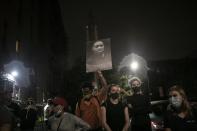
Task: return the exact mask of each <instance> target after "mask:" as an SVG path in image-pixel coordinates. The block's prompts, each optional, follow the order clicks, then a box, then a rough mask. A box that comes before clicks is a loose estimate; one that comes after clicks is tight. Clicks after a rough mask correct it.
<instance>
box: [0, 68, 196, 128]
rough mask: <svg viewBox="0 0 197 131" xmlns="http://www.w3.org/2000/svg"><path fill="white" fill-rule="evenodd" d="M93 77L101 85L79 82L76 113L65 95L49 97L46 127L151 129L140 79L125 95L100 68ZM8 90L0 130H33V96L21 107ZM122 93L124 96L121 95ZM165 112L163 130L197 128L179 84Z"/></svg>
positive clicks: (2, 98) (0, 94) (0, 96)
mask: <svg viewBox="0 0 197 131" xmlns="http://www.w3.org/2000/svg"><path fill="white" fill-rule="evenodd" d="M96 77H97V79H98V81H99V83H101V84H100V85H101V87H100V88H98V90H97V91H96V92H95V90H94V86H93V84H92V83H91V82H84V83H83V84H82V85H81V91H82V98H80V99H79V100H78V102H77V104H76V109H75V114H72V113H70V112H69V111H68V103H67V101H66V100H65V99H64V98H62V97H55V98H53V99H48V101H47V104H46V105H45V107H44V109H43V110H44V122H45V125H46V130H48V131H151V120H150V116H149V113H150V112H151V104H150V99H149V96H147V95H146V94H145V93H144V92H143V89H142V88H143V87H142V83H143V82H142V81H141V79H139V78H138V77H133V78H132V79H130V80H129V84H130V87H131V89H132V90H133V94H126V93H125V90H123V89H122V88H121V87H120V86H119V85H116V84H107V82H106V80H105V78H104V76H103V74H102V72H101V71H97V72H96ZM11 93H12V90H11V89H1V90H0V131H14V130H15V129H17V128H18V129H19V131H20V130H21V131H33V130H34V128H35V124H36V121H37V120H38V115H39V112H38V109H37V107H36V106H35V103H34V101H33V99H28V100H27V103H26V106H25V107H24V108H22V109H20V108H17V106H16V105H15V106H14V105H13V103H12V102H11V99H10V98H11V96H10V94H11ZM122 93H125V94H126V95H124V97H121V94H122ZM11 103H12V104H11ZM14 107H15V108H14ZM12 109H13V110H12ZM164 114H165V115H164V116H165V117H164V129H165V131H186V130H187V131H197V118H196V111H195V110H193V108H192V107H191V106H190V104H189V102H188V100H187V96H186V94H185V91H184V90H183V88H182V87H181V86H178V85H175V86H173V87H171V88H170V90H169V105H168V107H167V109H166V112H165V113H164ZM16 118H17V119H16ZM17 120H18V121H17Z"/></svg>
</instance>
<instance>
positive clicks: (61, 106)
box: [48, 97, 90, 131]
mask: <svg viewBox="0 0 197 131" xmlns="http://www.w3.org/2000/svg"><path fill="white" fill-rule="evenodd" d="M53 105H54V106H53V112H54V115H53V116H51V117H49V119H48V121H49V127H50V129H49V131H76V130H83V131H86V130H88V129H89V128H90V126H89V125H88V124H87V123H86V122H84V121H83V120H82V119H80V118H79V117H77V116H75V115H73V114H70V113H68V112H65V110H66V108H67V107H68V104H67V102H66V101H65V99H63V98H61V97H56V98H54V99H53Z"/></svg>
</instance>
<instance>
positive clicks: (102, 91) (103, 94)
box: [96, 71, 109, 102]
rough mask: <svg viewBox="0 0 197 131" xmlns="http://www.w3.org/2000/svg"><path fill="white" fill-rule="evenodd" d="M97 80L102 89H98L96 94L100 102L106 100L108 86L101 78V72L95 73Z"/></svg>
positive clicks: (103, 78)
mask: <svg viewBox="0 0 197 131" xmlns="http://www.w3.org/2000/svg"><path fill="white" fill-rule="evenodd" d="M96 76H97V79H98V80H99V81H100V83H101V86H102V88H101V89H100V91H99V93H98V98H99V99H100V102H102V101H103V100H105V99H106V98H107V92H108V88H109V87H108V85H107V82H106V79H105V77H104V76H103V74H102V72H101V71H97V72H96Z"/></svg>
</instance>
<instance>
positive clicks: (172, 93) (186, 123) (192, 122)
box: [164, 85, 197, 131]
mask: <svg viewBox="0 0 197 131" xmlns="http://www.w3.org/2000/svg"><path fill="white" fill-rule="evenodd" d="M169 103H170V104H169V106H168V108H167V113H166V116H165V119H164V127H165V131H197V121H196V120H197V117H196V111H195V110H193V109H192V107H191V106H190V104H189V102H188V100H187V96H186V94H185V91H184V90H183V88H182V87H181V86H178V85H175V86H173V87H171V88H170V90H169Z"/></svg>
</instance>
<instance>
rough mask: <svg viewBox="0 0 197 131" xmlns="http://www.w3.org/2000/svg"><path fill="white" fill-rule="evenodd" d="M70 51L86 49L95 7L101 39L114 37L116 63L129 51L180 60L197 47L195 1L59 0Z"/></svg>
mask: <svg viewBox="0 0 197 131" xmlns="http://www.w3.org/2000/svg"><path fill="white" fill-rule="evenodd" d="M60 6H61V9H62V16H63V20H64V25H65V30H66V33H67V36H68V38H69V43H70V52H73V50H75V49H76V50H77V52H78V54H72V53H71V56H73V55H74V56H75V57H74V58H76V57H77V56H80V55H82V53H84V52H85V42H86V36H85V35H86V33H85V26H86V25H87V23H88V12H89V10H93V14H94V16H95V21H96V24H97V26H98V35H99V38H111V42H112V43H111V46H112V57H113V58H112V59H113V63H115V64H118V63H119V62H120V60H121V59H122V58H123V57H124V56H126V55H128V54H129V53H132V52H134V53H137V54H138V55H140V56H142V57H144V58H145V59H147V60H163V59H179V58H184V57H186V56H191V54H193V53H194V54H195V52H196V49H197V45H196V44H197V40H196V35H197V32H196V31H197V25H196V24H197V15H196V12H197V8H196V4H194V3H192V2H189V1H185V2H183V3H181V2H179V1H177V2H175V1H174V2H173V1H172V0H170V1H164V2H161V1H152V2H150V1H148V2H142V1H141V2H139V1H138V2H136V1H130V2H129V3H128V2H123V1H122V2H115V1H113V2H106V1H105V2H101V1H100V2H95V1H92V2H86V3H85V2H84V1H83V2H78V3H76V2H67V1H63V0H60ZM76 47H77V48H76Z"/></svg>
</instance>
